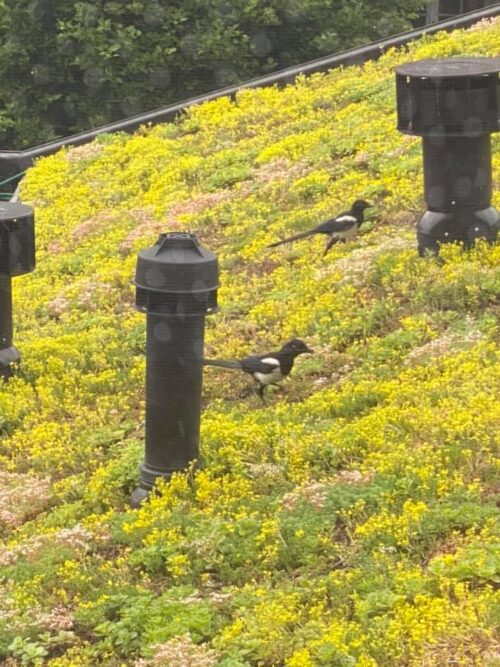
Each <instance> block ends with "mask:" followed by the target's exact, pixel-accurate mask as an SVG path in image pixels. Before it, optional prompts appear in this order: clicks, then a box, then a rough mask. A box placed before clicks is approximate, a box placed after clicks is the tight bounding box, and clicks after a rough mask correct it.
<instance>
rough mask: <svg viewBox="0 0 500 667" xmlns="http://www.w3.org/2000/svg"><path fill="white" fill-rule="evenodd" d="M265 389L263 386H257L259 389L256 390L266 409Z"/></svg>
mask: <svg viewBox="0 0 500 667" xmlns="http://www.w3.org/2000/svg"><path fill="white" fill-rule="evenodd" d="M265 388H266V385H265V384H259V387H258V389H257V395H258V397H259V398H260V400H261V401H262V402H263V403H264V405H265V406H266V408H267V403H266V399H265V398H264V389H265Z"/></svg>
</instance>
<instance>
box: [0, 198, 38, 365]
mask: <svg viewBox="0 0 500 667" xmlns="http://www.w3.org/2000/svg"><path fill="white" fill-rule="evenodd" d="M34 268H35V231H34V213H33V209H32V208H31V206H26V205H24V204H18V203H12V202H1V203H0V376H2V377H9V376H10V375H11V372H12V369H11V364H12V363H14V362H16V361H19V359H20V354H19V351H18V350H17V348H16V347H14V345H13V340H12V339H13V318H12V278H13V277H15V276H21V275H23V274H25V273H30V272H31V271H33V269H34Z"/></svg>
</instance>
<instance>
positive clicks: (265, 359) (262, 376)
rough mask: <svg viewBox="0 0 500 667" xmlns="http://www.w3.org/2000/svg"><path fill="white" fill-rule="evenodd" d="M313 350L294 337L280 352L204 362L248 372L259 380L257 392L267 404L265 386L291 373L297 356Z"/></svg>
mask: <svg viewBox="0 0 500 667" xmlns="http://www.w3.org/2000/svg"><path fill="white" fill-rule="evenodd" d="M313 351H314V350H311V349H310V348H309V347H307V345H306V344H305V343H304V341H302V340H300V338H292V340H289V341H288V343H285V344H284V345H283V347H282V348H281V350H278V352H268V353H267V354H252V355H250V356H248V357H245V358H244V359H241V360H240V361H225V360H223V359H204V360H203V364H204V365H205V366H220V367H221V368H236V369H239V370H242V371H244V372H245V373H248V374H249V375H251V376H252V377H253V379H254V380H255V381H256V382H257V385H258V387H257V394H258V396H259V397H260V399H261V400H262V402H263V403H264V405H267V403H266V401H265V399H264V390H265V388H266V387H267V386H268V385H270V384H273V385H276V383H277V382H279V381H280V380H283V378H285V377H286V376H287V375H288V374H289V373H290V371H291V370H292V368H293V362H294V361H295V357H297V356H298V355H299V354H304V353H305V352H310V353H311V354H312V352H313ZM278 386H279V385H278Z"/></svg>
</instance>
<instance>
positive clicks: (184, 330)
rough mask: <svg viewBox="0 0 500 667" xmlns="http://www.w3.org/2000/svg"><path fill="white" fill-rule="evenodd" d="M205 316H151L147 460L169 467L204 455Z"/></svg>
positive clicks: (155, 465) (171, 469) (173, 468)
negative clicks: (203, 367)
mask: <svg viewBox="0 0 500 667" xmlns="http://www.w3.org/2000/svg"><path fill="white" fill-rule="evenodd" d="M204 333H205V316H204V315H198V316H196V315H195V316H186V317H168V316H167V317H165V316H158V315H148V316H147V334H146V461H147V462H148V465H150V466H152V467H153V468H157V469H159V470H162V471H164V472H167V471H168V472H175V471H176V470H183V469H184V468H186V467H187V466H188V465H189V463H190V461H193V460H194V459H197V458H198V453H199V438H200V416H201V384H202V363H201V362H202V359H203V339H204Z"/></svg>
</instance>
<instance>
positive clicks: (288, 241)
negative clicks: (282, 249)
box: [267, 230, 315, 248]
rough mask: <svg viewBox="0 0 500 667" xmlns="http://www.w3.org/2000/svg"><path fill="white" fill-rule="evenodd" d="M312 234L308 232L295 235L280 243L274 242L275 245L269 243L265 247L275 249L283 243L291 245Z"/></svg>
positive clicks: (312, 232)
mask: <svg viewBox="0 0 500 667" xmlns="http://www.w3.org/2000/svg"><path fill="white" fill-rule="evenodd" d="M312 234H315V231H311V230H310V231H308V232H301V233H300V234H295V235H294V236H289V237H288V238H287V239H283V240H282V241H276V242H275V243H270V244H269V245H268V246H267V247H268V248H276V247H277V246H279V245H283V244H284V243H292V241H298V240H299V239H305V238H306V237H307V236H311V235H312Z"/></svg>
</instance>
